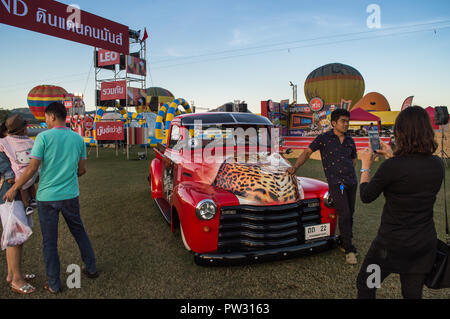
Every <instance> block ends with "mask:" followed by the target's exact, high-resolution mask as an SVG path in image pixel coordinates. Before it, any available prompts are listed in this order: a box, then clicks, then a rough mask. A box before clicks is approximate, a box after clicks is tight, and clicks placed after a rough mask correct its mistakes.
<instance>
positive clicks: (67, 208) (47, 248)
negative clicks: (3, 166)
mask: <svg viewBox="0 0 450 319" xmlns="http://www.w3.org/2000/svg"><path fill="white" fill-rule="evenodd" d="M66 116H67V112H66V108H65V107H64V105H63V104H61V103H60V102H54V103H52V104H50V105H49V106H47V108H46V109H45V121H46V123H47V126H48V128H49V130H47V131H45V132H42V133H40V134H39V135H38V136H37V137H36V141H35V143H34V146H33V150H32V151H31V162H30V164H29V166H28V168H27V170H26V171H25V172H24V174H23V175H22V176H21V177H20V178H19V180H18V181H17V182H16V183H15V184H14V185H13V186H12V187H11V189H10V190H9V191H8V192H7V193H6V194H5V196H4V199H5V200H9V201H12V200H13V199H14V197H15V194H16V193H17V190H19V189H20V187H22V185H23V184H25V183H26V182H27V181H28V179H30V178H31V177H32V176H33V175H34V173H35V172H36V171H37V170H38V169H39V166H41V173H40V178H39V188H38V192H37V196H36V197H37V202H38V213H39V221H40V224H41V232H42V239H43V254H44V261H45V266H46V272H47V277H48V283H47V284H46V285H45V286H44V288H45V289H47V290H48V291H50V292H51V293H57V292H59V291H60V290H61V281H60V262H59V256H58V242H57V241H58V219H59V212H61V213H62V215H63V217H64V219H65V221H66V223H67V226H68V227H69V229H70V232H71V233H72V235H73V236H74V238H75V240H76V242H77V244H78V247H79V249H80V253H81V258H82V260H83V262H84V263H85V265H86V268H83V272H84V273H85V274H86V275H87V276H88V277H90V278H95V277H97V276H98V273H97V270H96V264H95V255H94V251H93V249H92V245H91V242H90V240H89V237H88V235H87V233H86V231H85V229H84V226H83V223H82V221H81V217H80V204H79V200H78V197H79V195H80V191H79V187H78V177H80V176H82V175H83V174H85V173H86V168H85V160H86V146H85V144H84V140H83V139H82V138H81V136H80V135H78V134H77V133H75V132H73V131H72V130H70V129H69V128H67V127H66V126H65V121H66Z"/></svg>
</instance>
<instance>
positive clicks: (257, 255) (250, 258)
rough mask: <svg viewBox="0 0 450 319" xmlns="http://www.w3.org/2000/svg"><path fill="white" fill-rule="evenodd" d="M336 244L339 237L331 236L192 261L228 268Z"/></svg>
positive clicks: (218, 254)
mask: <svg viewBox="0 0 450 319" xmlns="http://www.w3.org/2000/svg"><path fill="white" fill-rule="evenodd" d="M338 242H339V236H337V235H333V236H330V237H325V238H322V239H319V240H315V241H311V242H307V243H304V244H301V245H294V246H288V247H282V248H274V249H264V250H256V251H244V252H233V253H204V254H199V253H195V255H194V261H195V263H196V264H197V265H200V266H228V265H242V264H250V263H258V262H265V261H273V260H283V259H289V258H294V257H299V256H303V255H310V254H314V253H319V252H322V251H325V250H329V249H333V248H335V247H336V246H337V244H338Z"/></svg>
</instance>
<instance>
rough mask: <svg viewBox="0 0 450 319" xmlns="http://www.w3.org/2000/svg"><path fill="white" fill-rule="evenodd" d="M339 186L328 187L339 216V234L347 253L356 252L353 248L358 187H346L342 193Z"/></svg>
mask: <svg viewBox="0 0 450 319" xmlns="http://www.w3.org/2000/svg"><path fill="white" fill-rule="evenodd" d="M339 187H340V186H339V185H328V189H329V192H330V195H331V198H332V199H333V201H334V203H335V206H336V211H337V216H338V225H339V232H340V235H341V243H342V247H343V248H344V249H345V252H346V253H349V252H356V248H355V246H353V242H352V241H353V213H354V212H355V201H356V191H357V189H358V185H357V184H355V185H344V190H343V191H341V190H340V188H339Z"/></svg>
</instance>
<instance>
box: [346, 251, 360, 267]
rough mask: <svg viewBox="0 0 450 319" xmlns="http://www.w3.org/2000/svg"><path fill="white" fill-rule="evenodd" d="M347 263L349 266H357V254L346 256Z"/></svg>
mask: <svg viewBox="0 0 450 319" xmlns="http://www.w3.org/2000/svg"><path fill="white" fill-rule="evenodd" d="M345 262H346V263H347V264H349V265H356V264H357V263H358V260H357V259H356V254H355V253H348V254H345Z"/></svg>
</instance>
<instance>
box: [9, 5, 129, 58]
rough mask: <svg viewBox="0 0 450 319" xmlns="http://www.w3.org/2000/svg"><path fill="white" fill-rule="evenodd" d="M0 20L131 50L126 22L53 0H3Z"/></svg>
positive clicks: (67, 37) (95, 43)
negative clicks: (119, 21)
mask: <svg viewBox="0 0 450 319" xmlns="http://www.w3.org/2000/svg"><path fill="white" fill-rule="evenodd" d="M0 23H4V24H7V25H11V26H14V27H18V28H22V29H27V30H31V31H35V32H39V33H44V34H47V35H51V36H54V37H57V38H62V39H66V40H69V41H74V42H79V43H83V44H87V45H91V46H94V47H98V48H103V49H107V50H111V51H114V52H119V53H123V54H129V35H128V27H127V26H125V25H122V24H119V23H116V22H113V21H111V20H107V19H104V18H102V17H99V16H97V15H94V14H91V13H89V12H86V11H83V10H80V9H79V8H77V7H75V6H72V5H66V4H63V3H60V2H57V1H54V0H1V1H0Z"/></svg>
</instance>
